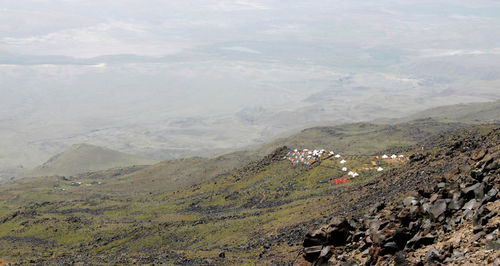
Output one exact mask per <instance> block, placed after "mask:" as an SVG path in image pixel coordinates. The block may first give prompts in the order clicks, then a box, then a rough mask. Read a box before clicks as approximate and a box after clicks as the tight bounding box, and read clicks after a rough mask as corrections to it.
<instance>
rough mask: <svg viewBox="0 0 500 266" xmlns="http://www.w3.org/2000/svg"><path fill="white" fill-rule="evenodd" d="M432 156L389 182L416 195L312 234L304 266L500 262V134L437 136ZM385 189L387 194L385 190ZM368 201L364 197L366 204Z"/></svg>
mask: <svg viewBox="0 0 500 266" xmlns="http://www.w3.org/2000/svg"><path fill="white" fill-rule="evenodd" d="M426 146H430V147H432V149H431V150H428V151H425V152H423V153H419V154H416V155H415V156H412V157H410V162H409V163H408V164H406V165H404V166H403V167H400V168H399V169H395V170H394V171H391V172H388V173H387V174H385V175H383V176H382V177H381V179H380V181H382V180H384V182H383V183H384V186H388V187H392V188H393V189H394V188H398V187H404V188H406V189H408V188H410V187H412V189H411V191H410V193H408V194H406V195H405V194H394V193H392V195H391V194H385V193H381V192H382V191H383V186H373V189H374V190H375V191H374V192H375V193H378V194H379V195H380V196H382V195H384V196H386V197H383V198H382V197H380V196H379V199H378V202H377V203H374V204H372V206H373V207H372V208H371V209H365V210H363V209H359V210H361V212H359V213H351V214H348V215H345V214H344V215H340V213H332V214H331V217H335V218H334V219H332V220H331V221H330V223H329V224H328V225H325V226H322V227H319V228H318V226H317V225H312V226H311V231H309V232H308V233H307V234H306V236H305V238H304V239H303V246H304V249H303V255H302V256H299V257H298V259H297V260H296V262H295V263H296V264H297V265H304V266H305V265H311V264H312V265H440V264H442V263H443V264H447V265H448V264H452V265H479V264H484V265H485V264H498V263H499V259H498V258H499V256H500V250H499V247H500V238H499V237H500V234H499V230H500V208H499V207H500V197H499V193H498V192H499V191H500V186H499V184H500V183H499V180H500V128H499V127H489V129H488V128H486V127H476V128H471V129H465V130H459V131H458V132H455V133H454V134H452V135H448V136H444V135H441V136H437V137H436V138H434V139H432V140H431V141H429V142H428V143H426ZM381 189H382V190H381ZM366 196H367V195H364V197H366Z"/></svg>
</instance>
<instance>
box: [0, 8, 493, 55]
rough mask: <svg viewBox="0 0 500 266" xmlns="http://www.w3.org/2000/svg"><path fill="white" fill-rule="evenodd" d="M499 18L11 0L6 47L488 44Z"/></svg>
mask: <svg viewBox="0 0 500 266" xmlns="http://www.w3.org/2000/svg"><path fill="white" fill-rule="evenodd" d="M499 14H500V2H499V1H486V0H480V1H453V0H448V1H413V0H412V1H387V0H385V1H359V0H358V1H334V0H322V1H297V0H290V1H278V0H269V1H262V0H261V1H258V0H257V1H247V0H236V1H228V0H215V1H210V0H169V1H151V0H147V1H144V0H141V1H137V0H125V1H115V0H104V1H102V0H97V1H96V0H21V1H19V0H2V1H1V2H0V53H2V52H3V53H6V52H7V53H15V54H28V55H29V54H35V55H65V56H71V57H78V58H84V57H95V56H101V55H109V54H136V55H145V56H163V55H169V54H177V53H180V52H182V51H186V50H190V49H196V48H198V47H202V46H206V45H211V44H214V43H227V42H235V41H236V42H241V41H254V42H266V41H272V42H277V41H282V42H291V43H294V42H313V43H319V42H325V43H339V42H342V43H356V44H357V45H359V47H361V48H363V47H369V46H377V45H379V46H383V45H385V46H387V45H389V46H391V45H393V46H397V47H398V48H400V49H401V48H404V49H408V50H414V49H417V50H423V49H427V50H429V49H437V50H439V49H441V50H456V49H461V50H474V49H475V50H478V49H479V50H483V49H486V50H488V49H493V48H497V47H496V46H497V44H498V43H499V42H498V41H499V38H500V37H498V35H500V34H496V36H495V33H498V30H499V28H498V27H499V26H498V25H500V21H499V19H500V15H499ZM233 46H235V45H233ZM233 46H229V47H230V48H231V47H233ZM426 46H427V47H426ZM233 48H234V47H233ZM236 49H239V50H240V51H242V52H245V51H250V52H252V53H253V52H259V51H258V50H256V49H254V48H252V47H238V46H237V45H236Z"/></svg>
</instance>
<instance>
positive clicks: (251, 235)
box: [0, 120, 500, 265]
mask: <svg viewBox="0 0 500 266" xmlns="http://www.w3.org/2000/svg"><path fill="white" fill-rule="evenodd" d="M499 130H500V128H499V126H498V125H493V124H490V125H478V126H474V127H470V126H467V125H465V124H453V123H439V122H436V121H433V120H418V121H413V122H411V123H405V124H398V125H394V126H374V125H370V124H365V123H358V124H351V125H345V126H344V127H331V128H328V127H322V128H313V129H308V130H305V131H303V132H301V133H300V134H298V135H296V136H293V137H292V138H290V139H289V140H288V141H289V142H288V143H291V144H294V145H297V146H295V147H307V146H302V145H306V144H307V145H308V146H313V145H319V144H321V145H324V143H326V142H331V143H334V145H332V146H333V147H337V149H336V151H337V152H339V153H340V154H342V158H335V157H334V156H330V157H326V158H323V159H321V160H320V161H318V162H316V163H314V164H312V165H293V164H291V163H290V162H289V161H288V160H285V159H283V157H284V155H285V154H286V153H287V152H288V151H290V150H291V149H293V148H290V147H288V148H286V147H280V148H278V149H275V150H274V151H273V152H270V153H268V154H263V155H264V156H263V157H262V159H259V160H255V161H254V162H251V163H243V161H242V162H241V163H242V164H241V165H242V166H239V167H236V168H235V169H232V170H231V168H230V167H229V165H233V163H234V162H235V161H239V159H238V158H240V157H237V156H236V157H235V156H234V154H233V155H227V156H221V157H216V158H213V159H210V160H209V161H206V162H205V161H197V159H196V158H191V159H184V160H174V161H167V162H163V163H160V164H157V165H155V166H150V167H143V166H141V167H129V168H116V169H110V170H106V171H98V172H93V173H87V174H81V175H73V176H51V177H40V178H26V179H21V180H18V181H15V182H10V183H6V184H4V185H3V186H2V187H0V253H1V255H0V259H1V260H2V261H3V262H8V263H14V264H15V263H18V264H30V263H31V264H41V265H61V264H98V265H108V264H133V263H137V264H153V263H154V264H160V263H169V264H175V265H221V264H222V265H249V264H250V265H254V264H272V265H273V264H274V265H283V264H293V263H298V264H301V263H302V264H311V263H324V264H326V263H328V261H330V262H331V263H333V264H336V263H357V264H362V263H366V262H367V261H368V263H374V264H376V263H379V264H384V263H388V264H402V263H405V262H407V263H408V264H412V263H417V262H418V261H424V262H425V257H426V255H427V253H428V250H429V249H430V248H431V247H433V248H434V250H435V251H436V254H437V255H436V256H435V257H436V262H443V263H444V262H445V261H446V260H447V259H449V260H452V261H451V262H453V261H455V260H456V261H457V263H462V264H464V263H467V261H463V262H461V259H475V260H476V261H472V262H471V263H476V262H479V261H480V260H482V259H483V257H484V260H488V259H489V258H492V259H493V258H494V256H496V255H497V253H496V252H497V250H498V242H497V241H498V239H497V238H496V235H495V234H498V231H495V230H497V229H498V217H497V212H498V206H497V205H495V204H497V199H498V196H497V195H496V194H495V193H494V192H495V191H498V185H497V183H498V169H497V168H498V153H499V152H500V151H499V147H500V140H499V136H498V135H499ZM318 136H320V137H318ZM315 137H318V138H315ZM374 140H376V141H374ZM379 140H380V141H379ZM315 141H316V142H315ZM374 142H376V143H374ZM281 143H283V142H281ZM303 143H306V144H303ZM315 143H316V144H315ZM370 143H372V144H370ZM414 143H415V144H414ZM369 145H371V146H369ZM292 147H294V146H292ZM348 151H351V152H352V154H349V153H348ZM366 151H372V152H373V154H366ZM384 153H388V154H392V153H397V154H402V155H404V157H403V158H404V159H394V160H392V159H381V158H377V157H376V156H377V154H378V155H381V154H384ZM242 158H243V157H242ZM240 159H241V158H240ZM247 159H249V158H247ZM341 159H345V160H346V161H347V163H346V165H347V166H348V167H349V169H352V170H353V171H357V172H359V173H360V176H359V177H357V178H351V179H350V180H349V182H344V183H340V184H335V183H331V182H329V181H328V180H329V179H330V178H332V177H335V178H341V177H344V176H345V175H346V172H343V171H342V170H341V167H342V166H343V164H341V163H340V160H341ZM207 163H208V164H209V165H212V166H211V168H206V167H205V166H206V164H207ZM374 164H375V165H376V166H374ZM379 166H381V167H383V168H384V171H382V172H378V171H376V170H374V169H375V168H376V167H379ZM177 178H181V179H182V178H185V179H186V180H192V179H193V178H197V180H198V182H197V183H194V184H192V183H191V184H189V185H186V186H178V187H176V188H174V189H172V187H169V184H172V182H175V180H176V179H177ZM481 191H482V194H481ZM476 194H477V195H476ZM408 202H409V203H408ZM457 206H459V207H457ZM476 213H479V214H477V215H476ZM474 217H477V218H474ZM474 219H476V220H477V221H476V222H474ZM325 224H327V226H322V225H325ZM479 225H481V226H482V227H479ZM454 232H455V233H456V232H460V236H455V235H453V233H454ZM457 234H458V233H457ZM476 234H479V235H476ZM476 236H479V238H478V239H476V240H477V241H476V242H477V243H475V242H474V241H471V242H468V241H469V240H470V239H473V238H474V237H476ZM304 237H305V240H304ZM459 238H460V241H461V242H456V241H458V240H457V239H459ZM446 242H451V243H452V244H453V245H454V246H453V251H450V254H451V255H450V256H451V257H449V256H448V255H447V254H448V253H446V250H445V249H443V246H444V243H446ZM394 243H396V244H395V245H394ZM488 250H493V251H488ZM483 251H484V252H483ZM322 252H323V253H322ZM453 252H455V253H453ZM481 252H483V253H481ZM488 252H489V253H488ZM487 253H488V254H487ZM429 254H430V253H429ZM472 254H476V255H474V256H472ZM429 256H430V255H429ZM453 256H455V257H453ZM433 260H434V259H433ZM492 263H494V259H493V262H492Z"/></svg>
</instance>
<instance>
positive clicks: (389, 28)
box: [0, 0, 500, 178]
mask: <svg viewBox="0 0 500 266" xmlns="http://www.w3.org/2000/svg"><path fill="white" fill-rule="evenodd" d="M499 61H500V1H492V0H474V1H458V0H442V1H435V0H398V1H395V0H382V1H361V0H349V1H339V0H307V1H306V0H304V1H299V0H268V1H263V0H253V1H249V0H234V1H229V0H216V1H210V0H168V1H159V0H158V1H156V0H155V1H151V0H0V147H2V149H1V150H0V178H1V177H2V171H4V170H5V169H7V170H5V171H6V172H7V174H6V176H8V175H10V174H11V173H12V172H16V171H20V170H19V167H18V166H19V165H21V164H22V165H24V166H25V167H33V166H35V165H37V164H40V163H41V162H43V161H45V160H47V159H48V158H49V157H50V156H52V155H54V154H55V153H57V152H60V151H62V150H63V149H64V148H65V147H68V146H70V145H72V144H75V143H79V142H89V143H93V144H97V145H104V146H107V147H110V148H115V149H119V150H122V151H127V152H132V153H141V154H143V155H151V154H153V155H155V156H157V158H167V157H168V156H170V155H171V153H172V152H174V151H178V150H181V151H184V150H191V151H193V150H197V149H198V150H200V151H201V152H200V153H199V154H204V153H202V152H203V151H211V150H212V149H215V148H217V147H219V148H223V149H225V150H230V149H237V148H240V147H243V146H245V145H248V144H255V143H257V142H262V141H264V139H265V138H268V137H269V136H274V135H273V134H276V133H280V132H283V131H287V130H289V129H291V128H292V127H298V126H301V125H305V124H306V123H308V122H310V120H311V119H314V121H316V122H322V121H332V120H338V119H341V120H342V121H358V120H360V119H373V118H374V117H377V115H378V116H386V115H404V114H408V113H410V112H414V111H417V110H422V109H425V108H428V107H432V106H437V105H443V104H452V103H459V102H468V101H469V102H470V101H486V100H494V99H497V98H499V97H500V92H499V91H498V86H499V84H500V66H499V64H498V62H499ZM471 88H473V89H471ZM255 110H256V111H255ZM318 113H321V115H319V114H318ZM277 114H280V115H277ZM311 114H314V116H311ZM262 117H264V118H262ZM180 156H182V153H181V154H180Z"/></svg>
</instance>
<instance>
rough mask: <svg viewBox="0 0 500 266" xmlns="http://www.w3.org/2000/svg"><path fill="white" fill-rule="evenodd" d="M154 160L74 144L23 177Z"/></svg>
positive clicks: (136, 163)
mask: <svg viewBox="0 0 500 266" xmlns="http://www.w3.org/2000/svg"><path fill="white" fill-rule="evenodd" d="M156 162H157V161H156V160H152V159H148V158H144V157H140V156H136V155H131V154H127V153H123V152H119V151H115V150H111V149H108V148H104V147H99V146H95V145H91V144H85V143H82V144H75V145H73V146H71V147H70V148H69V149H67V150H66V151H64V152H62V153H59V154H57V155H55V156H53V157H52V158H50V159H49V160H48V161H46V162H45V163H43V164H42V165H40V166H37V167H35V168H34V169H32V170H30V171H28V172H26V173H24V174H23V176H25V177H35V176H45V175H75V174H80V173H85V172H90V171H98V170H105V169H109V168H115V167H125V166H131V165H151V164H154V163H156Z"/></svg>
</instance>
